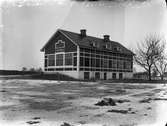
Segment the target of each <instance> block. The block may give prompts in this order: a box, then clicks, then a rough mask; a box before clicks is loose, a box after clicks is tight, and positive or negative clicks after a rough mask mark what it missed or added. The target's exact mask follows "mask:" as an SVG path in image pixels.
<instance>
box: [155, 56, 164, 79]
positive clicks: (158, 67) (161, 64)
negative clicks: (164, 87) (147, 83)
mask: <svg viewBox="0 0 167 126" xmlns="http://www.w3.org/2000/svg"><path fill="white" fill-rule="evenodd" d="M154 67H155V69H156V71H157V72H158V73H159V75H160V77H161V80H163V79H164V74H165V72H166V68H167V58H166V57H165V55H162V56H160V57H159V59H158V61H157V62H155V63H154Z"/></svg>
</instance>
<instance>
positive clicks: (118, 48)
mask: <svg viewBox="0 0 167 126" xmlns="http://www.w3.org/2000/svg"><path fill="white" fill-rule="evenodd" d="M114 51H117V52H121V51H122V49H121V48H120V47H118V46H117V47H114Z"/></svg>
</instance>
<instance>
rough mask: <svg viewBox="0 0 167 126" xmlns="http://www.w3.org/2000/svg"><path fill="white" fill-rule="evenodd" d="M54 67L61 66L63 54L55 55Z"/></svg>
mask: <svg viewBox="0 0 167 126" xmlns="http://www.w3.org/2000/svg"><path fill="white" fill-rule="evenodd" d="M56 66H63V54H57V55H56Z"/></svg>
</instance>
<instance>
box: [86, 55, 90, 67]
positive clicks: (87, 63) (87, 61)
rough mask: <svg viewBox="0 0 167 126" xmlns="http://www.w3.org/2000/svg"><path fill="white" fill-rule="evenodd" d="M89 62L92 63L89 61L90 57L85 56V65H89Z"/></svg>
mask: <svg viewBox="0 0 167 126" xmlns="http://www.w3.org/2000/svg"><path fill="white" fill-rule="evenodd" d="M89 64H90V63H89V58H87V57H86V58H85V66H87V67H89Z"/></svg>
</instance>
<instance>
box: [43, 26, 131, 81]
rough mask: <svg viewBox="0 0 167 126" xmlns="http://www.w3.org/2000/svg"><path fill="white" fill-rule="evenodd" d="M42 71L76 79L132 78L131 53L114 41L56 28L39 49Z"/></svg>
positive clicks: (106, 36)
mask: <svg viewBox="0 0 167 126" xmlns="http://www.w3.org/2000/svg"><path fill="white" fill-rule="evenodd" d="M41 51H42V52H44V72H45V73H48V74H49V73H52V74H53V73H56V72H58V73H61V74H65V75H68V76H71V77H74V78H76V79H104V80H106V79H125V78H131V77H133V55H134V54H133V53H132V52H131V51H130V50H128V49H127V48H125V47H124V46H123V45H121V44H120V43H118V42H114V41H111V40H110V36H109V35H104V38H102V39H101V38H96V37H92V36H88V35H87V34H86V30H85V29H81V30H80V33H74V32H70V31H65V30H62V29H58V30H57V32H56V33H55V34H54V35H53V36H52V37H51V38H50V39H49V41H48V42H47V43H46V44H45V45H44V46H43V48H42V49H41Z"/></svg>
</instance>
